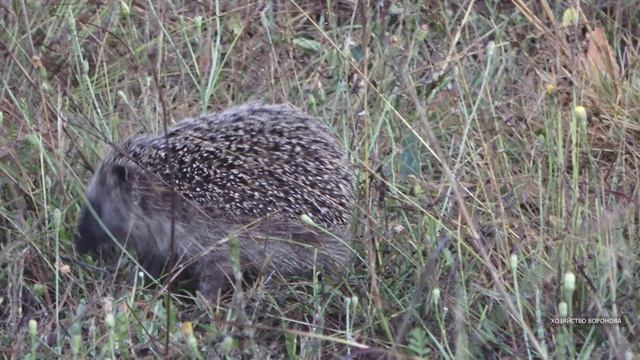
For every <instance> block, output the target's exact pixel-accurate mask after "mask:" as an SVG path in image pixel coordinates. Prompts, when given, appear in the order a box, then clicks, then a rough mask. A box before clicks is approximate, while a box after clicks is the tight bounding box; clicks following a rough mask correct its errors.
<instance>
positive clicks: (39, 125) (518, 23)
mask: <svg viewBox="0 0 640 360" xmlns="http://www.w3.org/2000/svg"><path fill="white" fill-rule="evenodd" d="M356 3H357V6H356ZM384 4H386V5H384ZM384 4H383V5H381V6H379V4H378V2H374V1H363V2H355V1H349V0H336V1H326V2H318V1H297V2H296V1H284V0H282V1H265V2H239V3H234V2H225V1H215V2H213V3H212V4H210V5H205V4H196V3H195V2H194V3H192V2H184V3H183V2H174V3H168V2H159V3H158V4H156V3H155V2H151V1H133V2H130V1H108V2H93V1H79V2H63V3H57V4H56V3H52V2H47V3H43V4H41V3H40V2H33V1H13V2H4V3H2V4H0V8H2V10H0V16H1V17H2V20H1V21H0V59H1V61H0V79H1V81H0V247H1V250H0V324H1V326H0V353H2V354H4V356H5V357H6V358H31V359H44V358H56V357H61V358H116V357H117V358H138V357H147V358H153V357H165V358H182V357H192V358H217V357H220V358H239V357H245V358H268V357H270V358H290V359H297V358H305V359H306V358H334V357H342V358H345V357H346V358H348V357H349V356H352V357H354V358H381V357H399V358H446V359H449V358H490V359H498V358H527V359H551V358H576V359H578V358H579V359H591V358H602V359H605V358H620V359H632V358H635V357H637V356H638V353H640V347H639V345H638V344H640V328H639V326H638V324H640V315H639V314H640V300H639V299H640V296H638V295H639V294H640V288H639V285H638V284H640V278H639V276H640V275H639V274H640V256H639V255H640V246H639V245H638V244H639V238H638V226H639V222H640V211H639V209H638V204H639V200H638V194H637V185H636V184H638V183H640V174H639V171H640V167H639V166H638V165H639V163H638V162H639V159H640V145H639V144H638V141H637V139H638V133H639V132H640V124H639V123H638V119H640V114H639V111H638V109H640V87H639V79H640V71H639V70H640V69H639V64H640V61H639V60H640V56H639V54H638V43H639V42H638V40H639V37H640V34H638V32H637V29H636V28H637V26H636V25H637V24H635V23H634V21H633V19H634V18H635V17H636V16H637V12H638V9H637V6H636V5H635V4H633V2H629V3H625V4H622V3H620V4H613V3H612V4H610V5H599V4H598V2H595V4H592V3H591V2H582V3H580V4H579V5H580V6H579V7H577V5H576V4H575V3H573V2H557V3H554V4H548V3H547V2H546V1H541V2H523V1H519V0H518V1H514V2H513V3H503V2H496V3H492V2H475V3H469V2H450V3H448V4H447V5H437V4H435V3H434V4H432V5H424V4H423V3H422V2H418V1H408V0H401V1H397V2H394V3H393V4H392V5H388V4H389V3H388V2H384ZM551 5H553V7H551ZM570 7H573V9H574V10H570V11H569V12H567V9H568V8H570ZM563 22H564V24H563ZM597 29H602V34H604V37H603V38H604V39H606V41H603V40H601V39H600V40H599V38H598V37H597V36H596V35H594V34H595V32H597V31H596V30H597ZM594 39H595V40H594ZM256 99H258V100H263V101H265V102H283V101H286V102H290V103H293V104H295V105H297V106H300V107H302V108H304V109H306V110H307V111H308V112H309V113H311V114H314V115H316V116H317V117H318V118H320V119H322V121H324V122H326V123H327V124H329V125H331V126H332V127H333V129H335V134H336V137H337V138H338V139H339V140H340V141H341V142H342V143H343V144H344V146H345V147H346V148H347V149H348V152H349V156H350V160H351V162H352V163H353V165H354V169H355V172H356V176H357V179H358V184H357V186H358V205H357V209H356V216H355V218H356V220H355V221H354V224H353V231H354V234H355V238H356V241H355V242H354V248H355V251H356V254H354V257H353V259H354V261H353V265H352V266H351V268H350V271H349V272H348V273H346V274H344V277H343V278H342V279H335V281H333V280H334V279H318V278H314V279H290V280H289V281H285V282H277V281H269V279H262V280H260V281H258V282H257V283H256V284H250V285H247V286H245V287H244V288H242V289H239V290H238V291H236V292H235V293H234V294H233V295H232V296H229V297H227V298H225V300H224V301H220V302H217V303H213V304H205V303H202V302H201V301H200V300H198V299H194V298H193V297H190V296H189V295H184V294H172V295H171V296H168V295H167V294H166V291H164V288H162V287H161V288H157V287H149V286H148V285H149V284H146V283H145V281H146V280H145V279H144V278H142V277H138V276H135V271H134V272H133V273H134V275H127V268H126V267H123V269H121V270H122V271H118V272H116V273H115V274H114V273H112V272H111V271H105V270H104V269H105V267H104V266H103V264H100V263H96V264H94V265H91V266H88V265H82V264H83V262H80V261H78V260H77V259H78V258H79V257H78V256H77V254H75V252H74V249H73V245H72V238H73V233H74V227H75V225H76V223H77V218H78V214H79V209H80V207H81V206H82V204H83V201H84V200H83V197H82V194H83V191H84V186H85V184H86V182H87V181H88V179H89V177H90V176H91V173H92V170H93V167H94V166H95V165H96V164H97V163H98V161H99V159H100V157H101V155H102V154H104V153H105V151H106V150H107V149H108V148H109V146H110V145H111V144H113V143H118V142H119V141H121V140H123V139H125V138H126V137H128V136H130V135H132V134H135V133H138V132H159V131H162V122H163V119H169V120H170V121H177V120H180V119H181V118H184V117H187V116H191V115H195V114H199V113H201V112H205V111H212V110H218V109H222V108H225V107H228V106H230V105H233V104H239V103H242V102H244V101H247V100H256ZM124 260H126V259H124ZM83 261H84V260H83ZM126 262H127V261H124V263H126ZM129 272H130V271H129ZM127 276H128V277H127ZM146 282H148V281H146ZM168 305H169V306H168ZM566 319H574V320H573V321H575V322H577V323H574V324H566V323H563V322H565V321H566ZM598 319H608V320H609V321H613V322H614V323H613V324H602V323H593V322H594V321H596V320H598Z"/></svg>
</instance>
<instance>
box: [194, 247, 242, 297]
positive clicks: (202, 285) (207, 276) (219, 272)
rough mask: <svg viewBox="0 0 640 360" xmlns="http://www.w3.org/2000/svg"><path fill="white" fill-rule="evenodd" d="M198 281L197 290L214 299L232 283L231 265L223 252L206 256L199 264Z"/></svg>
mask: <svg viewBox="0 0 640 360" xmlns="http://www.w3.org/2000/svg"><path fill="white" fill-rule="evenodd" d="M199 273H200V281H199V284H198V291H199V292H200V294H202V296H203V297H204V298H205V299H207V300H209V301H213V300H215V299H216V298H217V297H218V296H219V295H222V293H223V292H225V291H226V290H228V289H229V288H230V287H231V284H233V267H232V266H231V261H230V260H229V258H228V257H227V258H226V259H225V258H224V256H223V254H220V253H216V254H215V255H214V256H206V260H203V261H202V263H201V266H200V272H199Z"/></svg>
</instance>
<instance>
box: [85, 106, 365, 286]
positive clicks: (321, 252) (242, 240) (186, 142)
mask: <svg viewBox="0 0 640 360" xmlns="http://www.w3.org/2000/svg"><path fill="white" fill-rule="evenodd" d="M169 159H170V162H169ZM171 182H172V183H171ZM353 182H354V180H353V174H352V171H351V168H350V166H349V164H348V161H347V158H346V155H345V151H344V149H343V148H342V147H341V146H340V145H339V144H338V143H337V142H336V140H335V139H334V138H333V136H332V135H331V133H330V131H329V129H328V128H327V127H325V126H324V125H323V124H321V123H320V122H319V121H318V120H316V119H315V118H313V117H311V116H310V115H308V114H306V113H304V112H302V111H300V110H297V109H295V108H293V107H291V106H289V105H262V104H259V103H250V104H245V105H241V106H237V107H233V108H229V109H227V110H224V111H221V112H218V113H213V114H208V115H203V116H200V117H195V118H188V119H185V120H183V121H181V122H179V123H177V124H176V125H174V126H172V127H170V128H169V129H168V131H167V133H166V134H158V135H141V136H134V137H132V138H129V139H128V140H126V141H124V142H123V143H122V144H121V145H120V146H118V147H117V148H115V149H112V150H110V151H109V153H108V154H107V155H106V156H105V157H104V159H103V160H102V162H101V163H100V165H99V167H98V169H97V170H96V172H95V174H94V176H93V177H92V179H91V181H90V182H89V184H88V186H87V189H86V198H87V200H88V204H87V205H86V206H85V207H84V208H83V210H82V213H81V216H80V220H79V223H78V232H77V236H76V247H77V249H78V250H79V252H81V253H86V252H92V251H93V252H95V251H98V250H100V249H102V248H106V247H109V246H113V245H114V244H113V240H115V241H118V242H120V243H121V244H123V245H124V246H126V247H127V248H129V249H133V250H135V253H136V254H137V259H138V261H139V263H140V264H141V265H142V266H143V267H144V268H145V269H146V270H147V271H148V272H149V273H150V274H151V275H153V276H156V277H157V276H160V275H161V274H162V272H163V269H164V268H165V265H166V264H167V261H168V258H169V257H170V255H171V254H176V255H177V257H178V259H179V262H180V263H181V264H183V265H185V266H187V267H188V269H189V273H190V274H194V276H195V277H196V278H197V280H198V281H199V285H198V289H199V291H200V292H201V293H202V294H203V295H204V296H205V297H209V298H211V297H212V296H214V295H215V294H216V293H217V292H218V290H220V289H225V288H227V287H228V286H229V285H230V284H229V279H233V274H232V266H231V260H230V248H229V241H228V239H229V238H230V237H235V239H237V241H238V244H239V248H240V263H241V267H242V269H243V271H244V272H248V273H254V274H255V273H268V272H277V273H279V274H282V275H283V276H285V277H287V276H292V275H301V274H303V273H305V272H308V271H310V270H312V269H313V268H314V267H320V268H324V269H326V270H328V271H332V270H333V271H335V270H336V269H338V268H341V267H343V266H344V265H345V264H346V263H347V262H348V259H349V257H350V256H349V251H350V250H349V243H350V240H351V236H350V235H349V233H348V226H349V223H350V221H351V216H352V207H353V204H354V184H353ZM172 219H173V220H172ZM308 219H311V220H312V222H313V223H314V224H315V226H311V225H309V224H308V222H309V221H308ZM303 220H307V221H303ZM172 222H173V225H172ZM172 228H173V230H172ZM105 230H108V231H105ZM172 231H173V233H174V234H173V239H174V240H173V242H172V241H171V238H172ZM171 244H173V245H174V249H171ZM172 250H173V251H172Z"/></svg>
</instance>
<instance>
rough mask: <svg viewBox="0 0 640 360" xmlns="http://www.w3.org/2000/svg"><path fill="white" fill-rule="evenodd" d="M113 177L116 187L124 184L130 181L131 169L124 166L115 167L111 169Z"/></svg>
mask: <svg viewBox="0 0 640 360" xmlns="http://www.w3.org/2000/svg"><path fill="white" fill-rule="evenodd" d="M111 175H112V177H113V181H114V184H115V185H118V184H124V183H126V182H127V181H129V169H127V167H126V166H124V165H120V164H116V165H113V167H111Z"/></svg>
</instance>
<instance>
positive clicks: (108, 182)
mask: <svg viewBox="0 0 640 360" xmlns="http://www.w3.org/2000/svg"><path fill="white" fill-rule="evenodd" d="M131 172H132V169H131V168H130V167H128V166H126V165H123V164H103V165H102V166H101V167H100V168H99V169H98V171H97V172H96V173H95V174H94V176H93V178H92V179H91V182H90V183H89V185H88V186H87V191H86V198H87V203H86V205H85V206H84V207H83V209H82V213H81V216H80V221H79V223H78V233H77V235H76V239H75V243H76V248H77V249H78V251H79V252H81V253H87V252H96V251H98V250H100V249H101V248H103V247H105V246H109V245H112V244H113V242H112V239H116V240H120V241H122V239H124V238H126V236H127V224H130V223H131V219H130V218H129V217H130V214H129V212H128V211H126V209H127V207H130V204H131V202H132V201H133V199H132V196H131V195H132V187H131V177H132V176H133V174H132V173H131Z"/></svg>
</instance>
